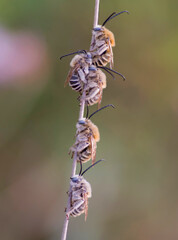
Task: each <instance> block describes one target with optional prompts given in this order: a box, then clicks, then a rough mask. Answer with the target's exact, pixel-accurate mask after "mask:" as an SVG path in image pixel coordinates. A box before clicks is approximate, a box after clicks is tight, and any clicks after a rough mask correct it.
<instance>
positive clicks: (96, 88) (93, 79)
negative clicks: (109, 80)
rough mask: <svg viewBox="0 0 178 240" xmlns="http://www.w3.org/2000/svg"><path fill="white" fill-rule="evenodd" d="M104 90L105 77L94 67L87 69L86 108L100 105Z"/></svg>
mask: <svg viewBox="0 0 178 240" xmlns="http://www.w3.org/2000/svg"><path fill="white" fill-rule="evenodd" d="M104 88H106V75H105V74H104V73H103V72H102V71H101V70H100V69H98V68H96V67H95V66H94V65H91V67H89V74H88V76H87V84H86V86H85V92H86V94H85V104H86V105H88V106H91V105H94V104H96V103H98V106H99V105H100V103H101V99H102V94H103V89H104Z"/></svg>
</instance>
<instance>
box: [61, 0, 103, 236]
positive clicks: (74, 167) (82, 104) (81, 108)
mask: <svg viewBox="0 0 178 240" xmlns="http://www.w3.org/2000/svg"><path fill="white" fill-rule="evenodd" d="M99 3H100V0H95V14H94V24H93V25H94V27H96V26H97V25H98V15H99ZM85 96H86V93H85V89H84V91H83V94H82V98H81V103H80V111H79V120H80V119H83V117H84V110H85ZM76 167H77V152H75V154H74V158H73V165H72V172H71V177H73V176H74V175H75V172H76ZM69 191H70V190H69ZM69 208H70V196H69V197H68V202H67V212H68V211H69ZM68 225H69V216H68V215H67V214H66V216H65V220H64V225H63V231H62V236H61V240H66V239H67V230H68Z"/></svg>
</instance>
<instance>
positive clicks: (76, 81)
mask: <svg viewBox="0 0 178 240" xmlns="http://www.w3.org/2000/svg"><path fill="white" fill-rule="evenodd" d="M69 86H70V87H71V88H72V89H73V90H74V91H76V92H81V91H82V90H83V83H82V81H81V80H80V78H79V76H78V74H77V73H75V74H73V75H72V77H71V79H70V81H69Z"/></svg>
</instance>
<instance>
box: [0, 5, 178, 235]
mask: <svg viewBox="0 0 178 240" xmlns="http://www.w3.org/2000/svg"><path fill="white" fill-rule="evenodd" d="M177 9H178V2H177V1H175V0H156V1H152V0H150V1H146V0H143V1H138V0H134V1H131V0H130V1H129V0H111V1H108V0H101V3H100V16H99V20H100V21H99V22H100V23H102V22H103V21H104V20H105V19H106V17H107V16H108V15H109V14H110V13H111V12H113V11H116V12H118V11H121V10H128V11H130V15H127V14H123V15H121V16H119V17H117V18H115V19H113V20H112V21H110V22H108V24H107V27H108V28H109V29H111V30H112V31H113V32H114V33H115V38H116V47H115V48H114V54H115V69H116V70H118V71H119V72H121V73H122V74H124V75H125V76H126V78H127V81H125V82H123V81H122V79H121V78H119V77H117V78H116V80H115V81H113V80H112V79H111V78H110V76H108V81H107V83H108V87H107V89H106V90H104V96H103V101H102V106H104V105H106V104H108V103H112V104H114V105H115V106H116V109H115V110H113V109H107V110H104V111H102V112H100V113H98V114H97V115H95V117H93V121H94V123H95V124H97V125H98V126H99V130H100V134H101V141H100V142H99V144H98V150H97V159H100V158H104V159H106V160H107V161H105V162H104V163H102V164H100V165H97V166H96V167H95V168H93V169H92V170H91V171H89V172H88V173H87V174H86V176H85V177H86V178H87V180H88V181H89V182H90V183H91V185H92V190H93V197H92V199H90V201H89V214H88V219H87V222H86V223H85V222H84V216H83V215H82V216H80V217H78V218H77V219H71V221H70V224H69V232H68V239H72V240H75V239H86V240H89V239H103V240H105V239H113V240H118V239H120V240H158V239H160V240H164V239H165V240H167V239H169V240H176V239H178V187H177V186H178V65H177V64H178V31H177V22H178V17H177V16H178V15H177ZM93 14H94V0H93V1H89V0H88V1H86V0H85V1H82V0H75V1H74V0H65V1H63V0H38V1H35V0H25V1H24V0H14V1H7V0H0V113H1V116H0V239H2V240H58V239H60V235H61V231H62V226H63V220H64V215H65V214H64V208H65V205H66V201H67V195H66V191H67V190H68V185H69V176H70V172H71V167H72V160H71V159H70V158H69V156H68V154H67V153H68V149H69V147H70V146H71V145H72V144H73V142H74V135H75V124H76V121H77V118H78V111H79V106H78V102H77V94H76V93H75V92H73V91H71V89H70V88H69V87H67V88H65V89H64V87H63V85H64V81H65V78H66V75H67V72H68V70H69V62H70V59H71V58H70V57H68V58H65V59H63V61H60V60H59V56H61V55H63V54H66V53H70V52H72V51H76V50H78V49H88V48H89V44H90V39H91V29H92V25H93ZM94 110H96V106H94V107H92V108H91V112H92V111H94ZM86 166H88V164H86Z"/></svg>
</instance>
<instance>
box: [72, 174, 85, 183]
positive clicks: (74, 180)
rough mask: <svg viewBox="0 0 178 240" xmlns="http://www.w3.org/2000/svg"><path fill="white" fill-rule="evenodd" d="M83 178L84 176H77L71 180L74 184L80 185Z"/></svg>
mask: <svg viewBox="0 0 178 240" xmlns="http://www.w3.org/2000/svg"><path fill="white" fill-rule="evenodd" d="M82 178H83V177H82V176H79V175H75V176H73V177H71V178H70V179H71V181H72V182H73V183H79V182H81V181H82Z"/></svg>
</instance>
